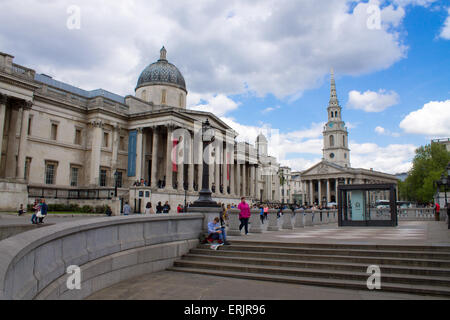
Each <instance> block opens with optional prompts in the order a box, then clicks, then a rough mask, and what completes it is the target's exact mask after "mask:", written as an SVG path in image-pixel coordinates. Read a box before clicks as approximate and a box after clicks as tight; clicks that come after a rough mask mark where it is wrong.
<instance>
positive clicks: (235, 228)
mask: <svg viewBox="0 0 450 320" xmlns="http://www.w3.org/2000/svg"><path fill="white" fill-rule="evenodd" d="M227 214H228V218H229V224H230V225H229V227H228V230H227V235H229V236H241V231H240V230H239V226H240V225H241V221H240V220H239V210H237V209H230V210H228V211H227Z"/></svg>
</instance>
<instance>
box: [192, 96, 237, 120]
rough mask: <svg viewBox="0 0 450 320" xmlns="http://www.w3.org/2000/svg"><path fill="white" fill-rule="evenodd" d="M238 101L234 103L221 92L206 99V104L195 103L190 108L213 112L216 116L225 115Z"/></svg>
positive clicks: (234, 107)
mask: <svg viewBox="0 0 450 320" xmlns="http://www.w3.org/2000/svg"><path fill="white" fill-rule="evenodd" d="M239 105H240V103H236V102H234V101H233V100H231V99H230V98H228V97H227V96H225V95H223V94H218V95H215V96H213V97H211V98H209V99H208V101H207V102H206V104H197V105H195V106H192V107H190V109H193V110H197V111H205V112H211V113H214V114H215V115H216V116H218V117H222V116H224V115H226V114H227V113H228V112H230V111H233V110H236V109H237V108H238V107H239Z"/></svg>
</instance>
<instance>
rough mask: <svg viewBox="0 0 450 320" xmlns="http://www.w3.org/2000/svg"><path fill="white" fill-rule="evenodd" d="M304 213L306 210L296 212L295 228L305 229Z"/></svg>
mask: <svg viewBox="0 0 450 320" xmlns="http://www.w3.org/2000/svg"><path fill="white" fill-rule="evenodd" d="M304 213H305V210H296V211H295V224H294V227H295V228H304V227H305V222H304V221H303V219H304Z"/></svg>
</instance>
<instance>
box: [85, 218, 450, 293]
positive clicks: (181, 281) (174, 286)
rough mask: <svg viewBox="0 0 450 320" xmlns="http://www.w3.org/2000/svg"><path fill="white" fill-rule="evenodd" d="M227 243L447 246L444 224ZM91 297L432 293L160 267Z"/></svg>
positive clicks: (329, 230)
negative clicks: (290, 282)
mask: <svg viewBox="0 0 450 320" xmlns="http://www.w3.org/2000/svg"><path fill="white" fill-rule="evenodd" d="M229 238H230V240H231V241H233V240H239V241H261V242H263V241H267V242H275V241H279V242H293V243H307V242H308V243H339V244H379V245H382V244H397V245H448V246H450V232H449V230H448V229H447V225H446V224H445V223H443V222H440V223H438V222H434V221H429V222H426V221H422V222H401V223H400V225H399V227H397V228H338V227H337V226H336V225H324V226H317V227H310V228H304V229H295V230H289V231H287V230H285V231H277V232H266V233H264V234H249V235H248V236H241V237H229ZM88 299H91V300H111V299H112V300H115V299H120V300H179V299H189V300H210V299H212V300H228V299H232V300H236V299H239V300H264V299H266V300H304V299H308V300H309V299H311V300H327V299H330V300H334V299H344V300H376V299H387V300H390V299H394V300H424V299H439V298H436V297H430V296H421V295H410V294H400V293H388V292H376V291H369V290H347V289H335V288H326V287H316V286H307V285H296V284H287V283H277V282H269V281H258V280H247V279H235V278H226V277H217V276H209V275H201V274H191V273H183V272H170V271H163V272H159V273H154V274H148V275H144V276H141V277H137V278H134V279H131V280H128V281H124V282H122V283H119V284H117V285H114V286H112V287H110V288H106V289H104V290H101V291H99V292H97V293H95V294H93V295H92V296H90V297H89V298H88Z"/></svg>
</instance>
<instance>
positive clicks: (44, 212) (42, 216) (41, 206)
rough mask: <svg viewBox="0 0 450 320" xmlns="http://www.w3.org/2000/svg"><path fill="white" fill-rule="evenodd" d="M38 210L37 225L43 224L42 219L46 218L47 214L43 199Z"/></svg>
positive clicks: (46, 206)
mask: <svg viewBox="0 0 450 320" xmlns="http://www.w3.org/2000/svg"><path fill="white" fill-rule="evenodd" d="M39 208H40V211H41V216H40V217H39V224H43V223H44V219H45V218H46V217H47V213H48V205H47V204H46V203H45V199H44V198H42V199H41V205H40V207H39Z"/></svg>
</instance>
